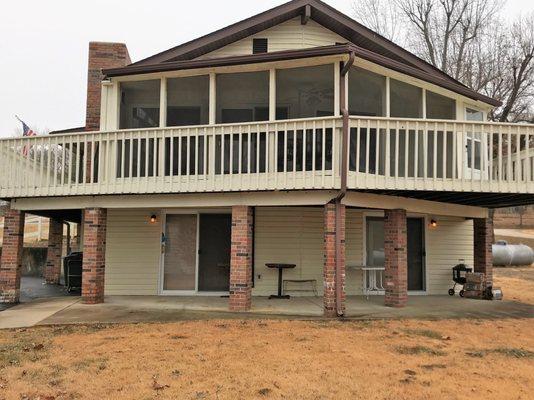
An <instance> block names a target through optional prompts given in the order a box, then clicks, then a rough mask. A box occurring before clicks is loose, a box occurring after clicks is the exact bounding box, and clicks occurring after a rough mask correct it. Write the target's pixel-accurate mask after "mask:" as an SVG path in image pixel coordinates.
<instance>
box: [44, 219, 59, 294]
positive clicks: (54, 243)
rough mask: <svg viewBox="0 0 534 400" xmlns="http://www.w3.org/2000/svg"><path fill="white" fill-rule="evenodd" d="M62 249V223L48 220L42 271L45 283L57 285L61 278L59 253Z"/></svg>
mask: <svg viewBox="0 0 534 400" xmlns="http://www.w3.org/2000/svg"><path fill="white" fill-rule="evenodd" d="M62 249H63V222H61V221H58V220H55V219H52V218H50V219H49V227H48V251H47V253H46V266H45V270H44V278H45V282H46V283H48V284H52V285H59V279H60V277H61V251H62Z"/></svg>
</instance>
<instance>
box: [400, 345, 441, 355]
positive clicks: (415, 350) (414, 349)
mask: <svg viewBox="0 0 534 400" xmlns="http://www.w3.org/2000/svg"><path fill="white" fill-rule="evenodd" d="M396 350H397V352H398V353H399V354H403V355H419V354H428V355H430V356H445V355H447V353H445V352H444V351H441V350H438V349H433V348H431V347H427V346H420V345H418V346H397V347H396Z"/></svg>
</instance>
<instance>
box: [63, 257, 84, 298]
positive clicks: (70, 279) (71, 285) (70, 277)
mask: <svg viewBox="0 0 534 400" xmlns="http://www.w3.org/2000/svg"><path fill="white" fill-rule="evenodd" d="M82 261H83V253H81V252H75V253H70V254H69V255H68V256H66V257H65V258H64V259H63V272H64V274H65V287H66V288H67V291H68V292H72V291H73V290H81V289H82Z"/></svg>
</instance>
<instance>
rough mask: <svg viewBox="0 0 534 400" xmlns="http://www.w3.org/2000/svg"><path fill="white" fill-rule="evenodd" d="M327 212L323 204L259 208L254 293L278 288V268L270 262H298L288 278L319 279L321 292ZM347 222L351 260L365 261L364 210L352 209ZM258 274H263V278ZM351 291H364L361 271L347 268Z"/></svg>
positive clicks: (320, 290)
mask: <svg viewBox="0 0 534 400" xmlns="http://www.w3.org/2000/svg"><path fill="white" fill-rule="evenodd" d="M323 216H324V210H323V208H322V207H317V208H297V207H287V208H283V207H258V208H256V217H255V245H254V246H255V271H254V274H255V288H254V291H253V294H254V295H256V296H265V295H270V294H274V293H276V291H277V285H278V270H272V269H269V268H267V267H266V266H265V264H266V263H288V264H296V265H297V267H296V268H295V269H292V270H286V271H284V279H315V280H316V281H317V289H318V291H319V294H322V291H323V257H324V252H323V248H324V244H323V240H324V239H323ZM346 223H347V263H356V264H361V257H362V250H361V249H362V233H361V225H362V216H361V213H359V212H354V211H352V210H349V211H348V213H347V222H346ZM258 275H261V278H259V277H258ZM347 293H348V294H361V273H360V272H358V271H347ZM290 294H294V295H298V294H302V295H310V294H311V293H309V292H302V293H299V292H295V293H293V292H290Z"/></svg>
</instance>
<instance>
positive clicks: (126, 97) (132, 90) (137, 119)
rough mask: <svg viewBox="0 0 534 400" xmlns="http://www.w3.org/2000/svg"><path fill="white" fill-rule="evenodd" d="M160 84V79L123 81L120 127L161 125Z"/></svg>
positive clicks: (132, 127) (121, 86) (134, 127)
mask: <svg viewBox="0 0 534 400" xmlns="http://www.w3.org/2000/svg"><path fill="white" fill-rule="evenodd" d="M160 86H161V84H160V80H159V79H157V80H156V79H154V80H149V81H137V82H123V83H121V85H120V92H121V95H120V96H121V97H120V122H119V129H137V128H154V127H157V126H159V104H160V102H159V97H160Z"/></svg>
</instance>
